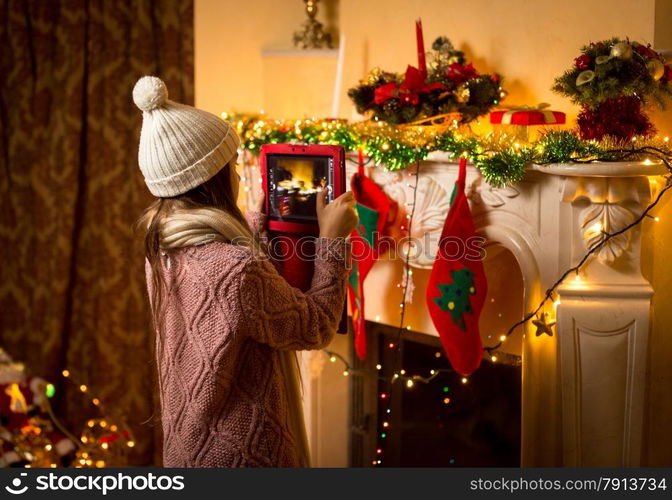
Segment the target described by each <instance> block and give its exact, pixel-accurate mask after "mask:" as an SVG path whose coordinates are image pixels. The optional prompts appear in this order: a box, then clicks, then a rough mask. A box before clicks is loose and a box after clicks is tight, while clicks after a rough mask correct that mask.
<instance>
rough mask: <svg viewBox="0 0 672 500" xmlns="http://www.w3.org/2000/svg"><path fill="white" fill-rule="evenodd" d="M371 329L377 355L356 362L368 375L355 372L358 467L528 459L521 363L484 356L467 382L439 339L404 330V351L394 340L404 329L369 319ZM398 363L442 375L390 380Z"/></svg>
mask: <svg viewBox="0 0 672 500" xmlns="http://www.w3.org/2000/svg"><path fill="white" fill-rule="evenodd" d="M367 333H368V335H367V336H368V341H369V347H370V355H369V356H367V358H366V360H364V361H357V362H355V365H354V368H355V369H356V370H363V371H364V372H365V373H366V375H357V372H355V374H354V375H353V376H351V377H350V387H351V393H350V398H351V402H350V406H351V418H350V420H351V425H352V430H351V435H350V441H351V446H350V466H352V467H365V466H371V465H377V466H383V467H489V466H497V467H519V466H520V408H521V406H520V394H521V393H520V389H521V378H520V375H521V370H520V366H519V365H518V364H516V363H502V362H499V363H497V362H495V363H493V362H490V361H484V362H483V364H482V366H481V367H480V368H479V370H478V371H477V372H476V373H475V374H474V375H473V376H472V377H470V378H469V380H468V383H466V384H464V383H462V377H461V376H460V375H459V374H457V373H454V372H450V371H447V370H450V368H451V367H450V363H449V362H448V360H447V359H446V357H445V355H444V354H443V350H442V348H441V344H440V342H439V339H438V338H436V337H433V336H429V335H425V334H422V333H418V332H413V331H407V330H404V332H403V336H402V337H401V341H400V345H399V347H400V355H399V357H398V358H397V356H396V354H397V353H396V351H394V350H391V349H390V348H389V345H390V344H391V343H392V344H395V345H396V344H397V339H398V328H395V327H391V326H389V325H382V324H380V323H375V322H369V323H368V324H367ZM351 355H352V356H353V358H354V357H355V354H354V351H353V352H351ZM397 362H399V363H401V366H403V367H404V369H405V370H406V371H407V372H409V373H413V374H420V375H423V376H425V377H427V378H430V377H431V375H432V374H433V373H438V374H439V375H438V376H436V377H435V378H432V379H431V380H430V381H428V382H426V383H425V382H416V383H414V384H413V386H412V387H407V385H406V384H404V383H402V382H395V383H390V380H391V379H392V378H393V374H394V373H395V371H397V370H395V369H394V366H395V364H396V363H397ZM377 365H380V367H381V369H380V370H377V369H376V366H377ZM442 370H446V371H442ZM381 394H385V395H386V396H387V397H385V398H381V397H380V395H381ZM388 410H390V411H389V412H388ZM381 436H385V437H384V438H383V437H381Z"/></svg>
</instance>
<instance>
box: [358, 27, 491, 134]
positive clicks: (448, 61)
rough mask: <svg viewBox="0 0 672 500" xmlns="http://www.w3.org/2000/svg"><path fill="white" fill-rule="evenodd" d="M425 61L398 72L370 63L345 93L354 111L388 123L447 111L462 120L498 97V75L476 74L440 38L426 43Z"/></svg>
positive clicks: (484, 109)
mask: <svg viewBox="0 0 672 500" xmlns="http://www.w3.org/2000/svg"><path fill="white" fill-rule="evenodd" d="M419 66H421V64H419ZM427 66H428V67H427V68H422V67H418V68H416V67H414V66H410V65H409V66H408V68H407V69H406V72H405V74H403V75H401V74H398V73H391V72H388V71H382V70H381V69H379V68H375V69H373V70H372V71H371V72H370V73H369V75H368V76H367V77H366V78H365V79H364V80H362V81H361V82H360V83H359V85H357V86H356V87H353V88H351V89H350V90H348V96H349V97H350V98H351V99H352V101H353V102H354V104H355V106H356V108H357V112H359V113H361V114H369V115H370V117H371V118H373V119H377V120H382V121H385V122H388V123H390V124H393V125H397V124H402V123H410V122H414V121H418V120H424V119H428V118H432V117H435V116H437V115H446V114H448V113H459V115H460V117H459V119H458V121H460V122H462V123H466V122H469V121H471V120H473V119H475V118H476V117H478V116H481V115H484V114H486V113H488V111H490V109H491V108H492V107H493V106H495V105H497V104H498V103H499V102H500V100H501V99H502V97H504V92H503V91H502V87H501V77H500V76H499V75H497V74H492V75H481V74H479V73H478V71H477V70H476V68H474V66H473V64H472V63H470V62H469V63H468V62H467V60H466V58H465V55H464V52H462V51H460V50H456V49H455V48H454V47H453V44H452V43H451V42H450V40H449V39H448V38H446V37H439V38H437V39H436V40H435V41H434V43H433V44H432V52H431V53H430V61H429V64H428V65H427Z"/></svg>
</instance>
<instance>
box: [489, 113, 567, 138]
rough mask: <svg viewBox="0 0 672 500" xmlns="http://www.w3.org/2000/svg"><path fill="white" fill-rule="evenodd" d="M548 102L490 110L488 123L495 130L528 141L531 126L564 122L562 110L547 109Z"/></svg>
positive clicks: (561, 123)
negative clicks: (533, 105) (532, 105)
mask: <svg viewBox="0 0 672 500" xmlns="http://www.w3.org/2000/svg"><path fill="white" fill-rule="evenodd" d="M547 107H548V104H540V105H539V106H536V107H530V106H521V107H518V108H512V109H503V110H498V111H492V112H491V113H490V123H492V124H493V125H494V129H495V132H497V133H505V134H508V135H512V136H514V137H515V138H516V139H517V140H520V141H524V142H529V141H530V140H532V139H533V137H532V131H531V127H532V126H549V125H563V124H564V123H565V122H566V116H565V113H563V112H562V111H551V110H547V109H546V108H547Z"/></svg>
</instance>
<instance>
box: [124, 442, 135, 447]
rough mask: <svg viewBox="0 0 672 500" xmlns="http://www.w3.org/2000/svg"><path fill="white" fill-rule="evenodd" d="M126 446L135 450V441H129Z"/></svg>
mask: <svg viewBox="0 0 672 500" xmlns="http://www.w3.org/2000/svg"><path fill="white" fill-rule="evenodd" d="M126 446H128V447H129V448H133V447H134V446H135V441H129V442H128V443H126Z"/></svg>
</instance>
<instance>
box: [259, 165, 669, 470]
mask: <svg viewBox="0 0 672 500" xmlns="http://www.w3.org/2000/svg"><path fill="white" fill-rule="evenodd" d="M347 168H348V178H350V176H351V175H352V174H353V173H354V172H355V170H356V166H355V164H354V163H353V162H350V161H349V162H348V165H347ZM247 169H248V170H247V172H246V174H247V179H248V180H249V181H253V180H256V179H257V178H258V172H257V171H256V167H249V166H248V167H247ZM457 170H458V167H457V164H455V163H454V162H453V160H451V159H449V158H448V156H447V155H445V154H443V153H433V154H432V155H430V157H429V158H428V159H427V160H426V161H423V162H421V164H420V175H419V176H418V183H419V184H418V195H417V199H416V207H415V213H414V219H413V223H412V228H413V236H416V237H423V236H426V237H428V238H429V240H430V241H433V242H435V243H436V245H438V238H439V236H440V233H441V229H442V228H443V222H444V220H445V216H446V213H447V211H448V206H449V198H450V193H451V191H452V188H453V185H454V183H455V180H456V177H457ZM663 173H665V167H664V165H662V164H660V163H652V164H648V162H647V164H644V163H591V164H581V165H578V164H571V165H549V166H539V165H533V166H531V168H530V169H529V170H528V173H527V175H526V176H525V178H524V179H523V180H522V181H521V182H520V183H517V184H516V185H514V186H510V187H507V188H496V187H493V186H491V185H489V184H488V183H487V182H485V180H484V179H483V178H482V176H481V175H480V173H479V171H478V170H477V169H476V168H474V167H473V166H469V167H468V173H467V182H466V189H467V196H468V198H469V200H470V204H471V207H472V211H473V214H474V219H475V222H476V226H477V230H478V231H479V232H480V233H481V234H483V235H484V236H485V237H486V238H487V240H488V241H489V242H492V243H497V244H500V245H502V246H504V247H506V248H507V249H509V250H510V251H511V252H512V253H513V255H514V256H515V257H516V260H517V262H518V264H519V266H520V269H521V272H522V275H523V282H524V310H525V311H530V310H533V309H534V308H536V305H537V304H538V303H539V301H540V300H541V298H542V297H543V295H544V292H545V291H546V290H547V289H548V288H549V287H550V286H551V285H552V283H554V282H555V281H556V280H557V278H558V277H559V276H560V275H561V274H562V272H563V271H564V270H565V269H567V268H569V267H571V266H572V265H574V264H576V263H577V262H578V261H579V260H580V259H581V257H583V255H584V254H585V252H586V250H587V248H589V247H590V246H591V245H592V244H594V242H595V241H596V238H600V237H601V233H600V230H603V231H605V232H615V231H618V230H619V229H621V228H622V227H624V226H625V225H627V224H629V223H630V222H632V221H633V220H634V219H635V218H636V217H637V216H638V215H639V214H641V212H642V210H643V209H644V208H645V207H646V205H647V204H648V203H649V202H650V200H651V199H652V198H653V197H654V196H655V195H656V193H657V192H658V189H659V188H660V187H662V177H660V175H661V174H663ZM414 174H415V166H413V167H409V168H408V169H406V170H404V171H396V172H391V171H386V170H385V169H383V168H370V169H369V175H370V176H371V178H372V179H373V180H374V181H376V182H377V183H378V184H379V185H381V186H382V188H383V189H384V191H385V192H386V193H387V194H388V196H390V197H391V198H392V199H394V200H395V201H397V202H398V204H399V206H400V207H404V206H405V205H404V203H406V202H408V201H409V200H411V199H412V198H411V195H412V188H411V187H410V186H412V185H413V183H414V182H415V176H414ZM640 230H641V228H640V227H635V228H633V229H631V230H630V231H628V232H627V233H625V234H624V235H622V236H619V237H618V238H614V239H613V240H612V241H610V242H609V243H608V244H606V245H604V246H603V247H602V248H601V249H600V251H599V252H597V253H596V255H594V256H593V257H591V258H590V259H589V260H588V262H587V263H586V265H585V266H584V268H583V269H582V272H581V275H580V281H576V280H574V279H571V280H569V281H567V282H566V283H564V284H563V285H561V286H560V288H559V289H558V296H559V304H558V305H557V308H556V320H557V325H556V334H555V335H554V336H552V337H549V336H547V335H542V336H536V335H535V334H534V330H533V328H532V326H531V325H530V324H528V325H527V326H526V330H525V334H524V335H523V350H522V356H523V365H522V366H523V378H522V384H523V385H522V393H523V397H522V466H524V467H552V466H566V467H634V466H639V465H641V464H642V439H643V413H644V404H645V374H646V372H647V363H648V359H647V348H648V342H649V328H650V318H651V300H650V299H651V295H652V293H653V290H652V288H651V285H650V284H649V283H648V281H646V280H645V279H644V277H643V276H642V274H641V270H640ZM430 249H431V245H430ZM432 252H433V254H432ZM435 254H436V247H435V248H434V249H433V250H431V251H430V252H428V255H425V256H424V257H422V258H420V259H418V260H417V261H415V262H413V263H412V265H414V266H416V267H419V268H425V269H428V268H431V265H432V262H433V257H434V255H435ZM374 269H375V267H374ZM416 294H420V296H424V293H423V291H417V290H416ZM378 295H379V296H378V297H367V308H368V307H369V306H370V305H371V304H372V303H373V301H375V300H385V299H384V294H378ZM367 319H370V320H372V319H373V318H369V317H368V315H367ZM380 321H381V322H382V323H388V324H391V325H396V324H397V322H398V318H397V317H394V318H392V317H390V318H385V317H383V318H381V320H380ZM427 321H428V322H429V321H430V320H429V319H428V320H427ZM430 325H431V323H430ZM414 330H416V328H414ZM418 330H419V331H423V328H422V326H421V327H420V328H419V329H418ZM425 330H426V331H427V333H430V334H434V330H433V328H432V327H431V326H426V328H425ZM308 387H310V388H312V389H310V390H313V391H314V392H315V391H316V393H314V394H312V395H311V394H309V395H308V396H307V398H306V401H307V402H308V404H309V405H317V404H319V400H320V397H329V396H328V395H327V394H324V395H320V394H318V392H319V384H317V385H315V384H310V385H309V386H308ZM310 390H309V392H310ZM343 404H344V405H347V404H349V402H348V401H343ZM309 412H312V413H314V412H313V411H312V410H311V409H310V408H308V409H307V413H309ZM324 418H328V417H324ZM329 426H330V423H329V422H321V423H320V427H321V428H328V427H329ZM344 446H347V443H344Z"/></svg>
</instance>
